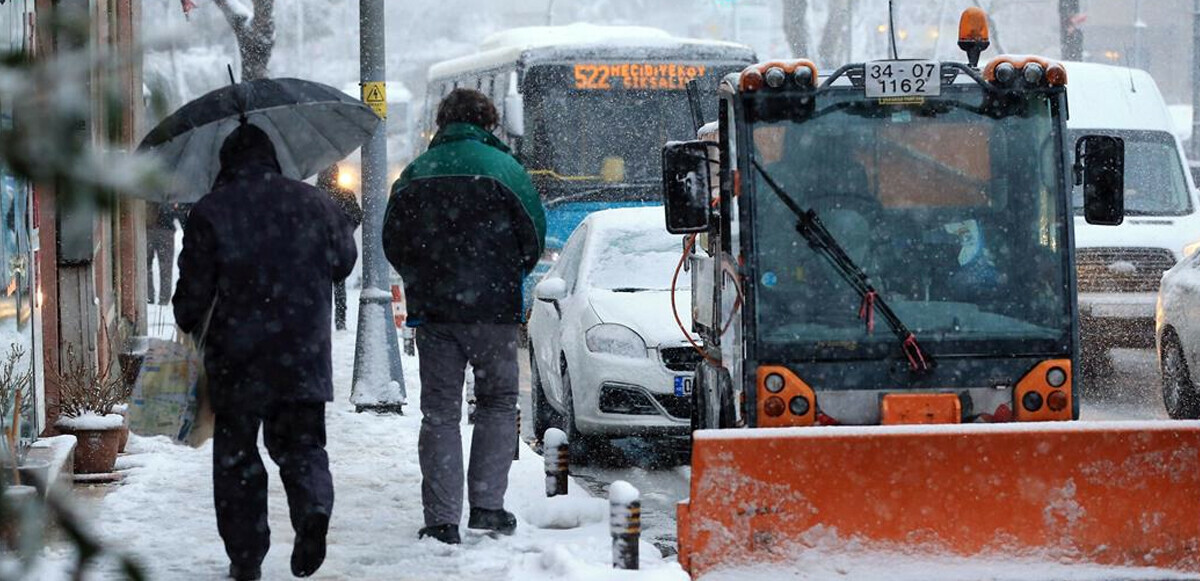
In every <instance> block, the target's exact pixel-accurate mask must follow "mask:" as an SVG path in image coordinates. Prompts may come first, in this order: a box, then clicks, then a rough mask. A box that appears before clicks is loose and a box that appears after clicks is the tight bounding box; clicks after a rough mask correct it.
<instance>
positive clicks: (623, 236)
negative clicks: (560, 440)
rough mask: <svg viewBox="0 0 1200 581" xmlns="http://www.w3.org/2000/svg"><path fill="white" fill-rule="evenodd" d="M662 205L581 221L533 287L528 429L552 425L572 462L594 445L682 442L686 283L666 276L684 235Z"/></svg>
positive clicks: (687, 392) (688, 366)
mask: <svg viewBox="0 0 1200 581" xmlns="http://www.w3.org/2000/svg"><path fill="white" fill-rule="evenodd" d="M664 223H665V222H664V218H663V209H662V207H640V208H620V209H613V210H604V211H600V212H596V213H594V214H592V215H590V216H588V217H587V218H586V219H585V220H584V221H583V223H581V224H580V225H579V227H578V228H576V230H575V232H574V233H572V234H571V237H570V238H569V239H568V240H567V242H566V244H565V245H564V246H563V251H562V255H561V256H560V257H559V260H558V262H556V263H555V264H554V266H553V267H552V268H551V269H550V271H549V272H547V273H546V276H545V277H544V278H543V279H542V281H541V282H539V283H538V285H537V287H536V288H535V289H534V296H535V300H534V306H533V313H532V314H531V315H530V318H529V342H530V345H529V350H530V356H531V362H532V365H531V374H532V383H533V386H532V409H533V415H534V430H535V432H536V433H537V434H538V437H539V438H540V437H541V436H542V434H543V433H544V432H545V430H546V429H547V428H550V427H559V428H562V429H563V431H565V432H567V434H568V437H569V438H570V440H571V442H572V446H571V447H572V449H573V450H574V451H575V452H573V457H577V456H575V454H577V453H578V452H579V451H582V450H587V449H588V448H589V444H590V443H594V442H595V441H596V440H597V439H600V438H612V437H624V436H685V435H687V434H688V433H689V432H690V429H691V421H690V419H689V418H690V416H691V388H692V374H693V372H694V371H695V369H696V364H697V363H698V362H699V360H700V357H701V355H700V354H699V352H697V351H696V350H695V349H693V348H692V347H691V345H690V344H689V343H688V341H687V338H686V337H685V335H684V333H683V331H682V330H681V329H680V323H682V325H683V327H684V328H686V329H689V330H690V329H691V296H690V288H691V282H690V281H691V276H690V273H681V274H680V276H679V277H678V279H679V280H678V283H677V287H676V288H675V291H674V295H675V303H676V304H675V307H676V308H677V310H678V313H679V321H678V322H677V321H676V317H675V315H674V314H673V312H672V305H671V295H672V290H671V285H672V278H673V275H674V273H675V270H676V265H677V264H678V263H679V259H680V256H682V254H683V244H682V238H681V237H679V236H674V235H671V234H668V233H667V231H666V230H665V228H664V226H663V225H664Z"/></svg>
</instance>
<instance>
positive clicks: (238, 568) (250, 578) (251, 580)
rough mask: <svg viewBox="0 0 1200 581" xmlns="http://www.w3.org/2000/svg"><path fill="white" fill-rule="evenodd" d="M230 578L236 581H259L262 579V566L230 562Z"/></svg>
mask: <svg viewBox="0 0 1200 581" xmlns="http://www.w3.org/2000/svg"><path fill="white" fill-rule="evenodd" d="M229 578H230V579H234V580H235V581H258V580H259V579H262V567H260V566H258V565H253V566H251V565H234V564H233V563H230V564H229Z"/></svg>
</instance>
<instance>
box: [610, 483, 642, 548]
mask: <svg viewBox="0 0 1200 581" xmlns="http://www.w3.org/2000/svg"><path fill="white" fill-rule="evenodd" d="M608 507H609V513H608V514H609V527H610V530H611V532H612V539H613V542H612V558H613V568H614V569H637V568H638V539H639V537H641V535H642V501H641V495H640V493H639V492H638V489H636V488H634V487H633V485H632V484H630V483H628V482H625V481H624V480H617V481H616V482H613V483H612V484H611V485H610V486H609V487H608Z"/></svg>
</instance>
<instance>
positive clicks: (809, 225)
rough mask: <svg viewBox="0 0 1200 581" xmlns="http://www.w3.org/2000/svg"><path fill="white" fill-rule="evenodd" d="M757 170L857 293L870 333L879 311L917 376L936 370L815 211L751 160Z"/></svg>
mask: <svg viewBox="0 0 1200 581" xmlns="http://www.w3.org/2000/svg"><path fill="white" fill-rule="evenodd" d="M751 162H752V163H753V164H754V169H756V170H758V173H759V175H761V176H762V177H763V180H764V181H766V182H767V185H768V186H770V187H771V190H772V191H774V192H775V195H776V196H778V197H779V199H780V201H782V202H783V204H784V205H785V206H787V207H788V209H789V210H791V211H792V213H793V214H795V215H796V231H797V232H799V233H800V235H801V236H803V237H804V239H805V240H807V241H808V245H809V246H810V247H812V249H813V250H816V251H817V252H818V253H819V254H820V255H821V256H823V257H825V259H826V260H828V261H829V264H831V265H832V266H833V268H834V270H836V271H837V273H838V274H840V275H841V276H842V278H843V279H845V281H846V282H847V283H849V284H850V286H851V287H852V288H853V289H854V292H856V293H858V296H859V298H861V299H862V307H860V309H859V316H860V317H862V318H864V319H866V321H867V329H868V332H869V331H870V329H871V328H872V326H873V317H874V314H873V313H874V311H876V310H878V311H879V314H881V315H883V319H884V320H885V321H887V324H888V326H889V327H891V329H892V332H893V333H894V334H895V335H896V337H897V338H898V339H900V345H901V349H902V350H903V351H904V356H905V357H907V358H908V365H909V368H910V369H911V370H912V371H914V372H916V373H926V372H929V371H930V370H932V369H933V365H934V361H933V357H931V356H930V355H929V354H928V353H926V352H925V350H924V349H921V346H920V344H918V343H917V336H916V335H915V334H913V332H912V331H910V330H909V329H908V327H907V326H906V325H905V324H904V321H901V320H900V317H899V316H897V315H896V312H895V311H893V310H892V308H891V306H889V305H888V304H887V301H885V300H884V299H883V297H882V296H880V294H879V292H878V291H876V290H875V287H874V286H872V285H871V280H870V277H868V276H867V273H866V272H864V271H863V269H862V267H860V266H858V265H857V264H855V263H854V259H852V258H850V255H849V254H846V250H845V249H844V248H842V245H841V244H840V243H839V242H838V241H837V239H836V238H834V237H833V234H831V233H830V232H829V230H828V229H826V228H825V225H824V224H822V223H821V220H820V218H818V217H817V212H816V211H815V210H811V209H810V210H807V211H805V210H804V209H802V208H801V207H800V205H799V204H797V203H796V201H795V200H794V199H792V197H791V196H790V195H789V194H788V193H787V192H786V191H785V190H784V189H783V187H782V186H780V185H779V183H778V182H776V181H775V179H774V178H772V177H771V175H770V174H768V173H767V170H765V169H763V166H762V164H760V163H758V158H757V157H755V158H752V160H751Z"/></svg>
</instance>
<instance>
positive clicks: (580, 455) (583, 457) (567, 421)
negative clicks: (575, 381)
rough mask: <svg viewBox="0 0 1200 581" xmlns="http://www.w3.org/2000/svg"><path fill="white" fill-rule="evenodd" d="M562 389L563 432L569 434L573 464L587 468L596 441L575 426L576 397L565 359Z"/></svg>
mask: <svg viewBox="0 0 1200 581" xmlns="http://www.w3.org/2000/svg"><path fill="white" fill-rule="evenodd" d="M562 388H563V407H564V408H566V409H565V410H564V412H565V413H564V414H563V431H564V432H566V433H567V442H569V445H570V449H569V451H570V454H571V464H575V465H578V466H586V465H587V464H588V459H589V457H588V455H589V454H590V453H591V451H592V449H593V448H594V447H595V446H594V445H593V444H594V442H595V440H596V439H595V438H592V437H589V436H585V435H583V434H582V433H581V432H580V431H579V427H578V426H577V425H576V424H575V396H574V395H573V394H572V390H571V374H570V373H569V372H568V371H567V361H566V359H565V358H564V359H563V362H562Z"/></svg>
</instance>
